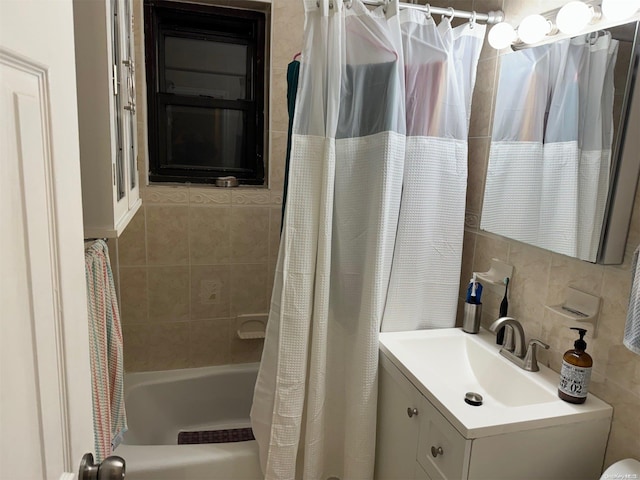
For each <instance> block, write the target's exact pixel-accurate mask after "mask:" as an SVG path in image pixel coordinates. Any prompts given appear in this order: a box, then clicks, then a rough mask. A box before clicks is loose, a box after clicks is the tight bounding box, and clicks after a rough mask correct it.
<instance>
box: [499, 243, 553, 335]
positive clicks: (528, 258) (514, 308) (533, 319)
mask: <svg viewBox="0 0 640 480" xmlns="http://www.w3.org/2000/svg"><path fill="white" fill-rule="evenodd" d="M509 263H510V264H511V265H513V267H514V271H515V272H517V273H516V274H515V275H514V278H513V279H512V281H511V282H509V290H510V292H511V301H510V302H509V310H510V312H509V313H510V314H511V315H514V316H515V317H516V318H518V319H520V320H521V321H522V322H523V324H524V325H525V331H526V332H527V335H528V336H529V337H539V335H540V328H541V326H542V319H543V316H544V313H545V312H544V305H545V300H546V298H547V285H548V283H549V270H550V268H551V253H550V252H548V251H546V250H542V249H540V248H536V247H531V246H529V245H525V244H524V243H519V242H514V243H512V244H511V247H510V249H509Z"/></svg>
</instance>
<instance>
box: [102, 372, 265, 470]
mask: <svg viewBox="0 0 640 480" xmlns="http://www.w3.org/2000/svg"><path fill="white" fill-rule="evenodd" d="M257 372H258V364H257V363H251V364H242V365H224V366H215V367H204V368H192V369H184V370H167V371H161V372H142V373H131V374H127V375H125V392H124V395H125V406H126V409H127V422H128V424H129V430H128V431H127V433H126V434H125V436H124V440H123V444H122V445H120V446H119V447H118V448H116V450H115V452H114V453H115V455H120V456H121V457H123V458H124V459H125V461H126V477H127V480H199V479H207V480H254V479H261V478H263V477H262V473H261V471H260V464H259V461H258V446H257V444H256V442H255V440H252V441H246V442H234V443H216V444H201V445H177V440H178V433H179V432H181V431H205V430H217V429H230V428H244V427H248V426H249V411H250V409H251V400H252V397H253V387H254V384H255V380H256V375H257Z"/></svg>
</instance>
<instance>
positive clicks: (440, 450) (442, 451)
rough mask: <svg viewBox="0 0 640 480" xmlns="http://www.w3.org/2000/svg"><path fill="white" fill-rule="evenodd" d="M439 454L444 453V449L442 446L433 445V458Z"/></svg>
mask: <svg viewBox="0 0 640 480" xmlns="http://www.w3.org/2000/svg"><path fill="white" fill-rule="evenodd" d="M438 455H444V450H442V447H438V448H436V447H434V446H432V447H431V456H432V457H433V458H436V457H437V456H438Z"/></svg>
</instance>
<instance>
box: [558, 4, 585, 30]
mask: <svg viewBox="0 0 640 480" xmlns="http://www.w3.org/2000/svg"><path fill="white" fill-rule="evenodd" d="M593 16H594V10H593V7H591V6H589V5H587V4H586V3H582V2H569V3H567V4H566V5H565V6H564V7H562V8H561V9H560V11H559V12H558V16H557V17H556V25H557V27H558V30H560V31H561V32H562V33H566V34H567V35H575V34H577V33H579V32H581V31H582V29H584V27H586V26H587V25H589V23H591V21H592V20H593Z"/></svg>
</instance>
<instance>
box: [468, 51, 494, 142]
mask: <svg viewBox="0 0 640 480" xmlns="http://www.w3.org/2000/svg"><path fill="white" fill-rule="evenodd" d="M497 65H498V59H497V58H488V59H486V60H480V61H479V62H478V71H477V76H476V86H475V89H474V90H473V99H472V104H471V120H470V124H469V137H486V136H490V135H491V122H492V119H493V100H494V95H495V93H494V86H495V85H496V83H497V75H496V71H497Z"/></svg>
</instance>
